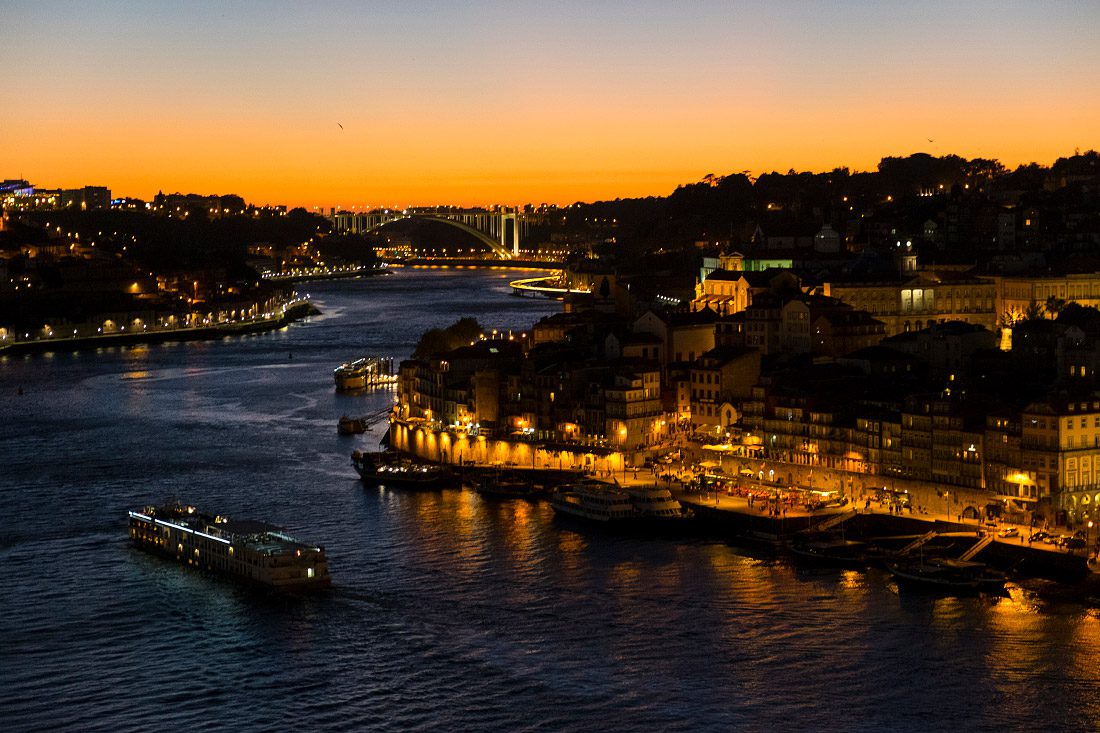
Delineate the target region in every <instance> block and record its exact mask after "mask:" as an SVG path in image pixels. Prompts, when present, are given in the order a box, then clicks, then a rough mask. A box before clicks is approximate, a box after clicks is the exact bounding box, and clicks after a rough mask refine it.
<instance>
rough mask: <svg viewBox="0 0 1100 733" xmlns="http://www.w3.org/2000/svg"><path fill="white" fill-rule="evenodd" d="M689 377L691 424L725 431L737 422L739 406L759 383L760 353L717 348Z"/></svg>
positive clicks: (697, 362)
mask: <svg viewBox="0 0 1100 733" xmlns="http://www.w3.org/2000/svg"><path fill="white" fill-rule="evenodd" d="M690 375H691V376H690V387H689V388H690V395H691V398H690V399H691V402H690V405H691V408H690V409H691V421H692V422H693V423H695V424H696V425H697V426H702V427H704V428H705V429H708V430H714V431H717V430H718V429H724V428H726V427H727V426H730V425H732V424H734V423H735V422H736V421H737V418H738V416H739V413H738V409H737V408H738V405H740V404H741V402H742V401H743V400H745V399H747V398H749V397H750V396H751V395H752V388H753V386H754V385H755V384H756V383H757V381H758V380H759V379H760V351H759V350H757V349H749V348H738V347H728V346H727V347H717V348H714V349H712V350H710V351H708V352H707V353H705V354H703V355H702V356H700V357H699V358H698V359H696V360H695V361H694V362H693V363H692V364H691V369H690Z"/></svg>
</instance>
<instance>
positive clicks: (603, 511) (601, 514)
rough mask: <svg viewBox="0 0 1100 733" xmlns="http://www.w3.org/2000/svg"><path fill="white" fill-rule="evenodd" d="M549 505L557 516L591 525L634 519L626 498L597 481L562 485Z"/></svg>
mask: <svg viewBox="0 0 1100 733" xmlns="http://www.w3.org/2000/svg"><path fill="white" fill-rule="evenodd" d="M550 505H551V506H552V507H554V511H555V512H557V513H558V514H562V515H565V516H570V517H576V518H578V519H585V520H588V521H592V522H621V521H628V520H631V519H634V518H635V517H636V516H637V512H636V511H635V509H634V504H633V503H631V501H630V495H629V494H627V493H625V492H624V491H622V490H621V489H619V488H618V487H617V486H614V485H612V484H605V483H601V482H599V481H583V482H581V483H576V484H563V485H562V486H559V487H558V490H557V491H555V492H554V495H553V496H552V497H551V498H550Z"/></svg>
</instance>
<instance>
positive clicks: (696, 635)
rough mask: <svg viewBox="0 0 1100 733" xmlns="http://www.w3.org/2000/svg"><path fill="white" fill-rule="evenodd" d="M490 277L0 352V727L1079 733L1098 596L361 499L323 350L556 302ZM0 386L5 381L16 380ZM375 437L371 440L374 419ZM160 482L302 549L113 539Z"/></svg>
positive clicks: (436, 503) (333, 357)
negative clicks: (324, 551) (199, 335)
mask: <svg viewBox="0 0 1100 733" xmlns="http://www.w3.org/2000/svg"><path fill="white" fill-rule="evenodd" d="M506 282H507V276H506V275H503V274H501V273H497V272H492V273H490V272H455V271H424V270H420V271H408V272H399V273H397V274H395V275H393V276H390V277H384V278H383V277H380V278H374V279H370V280H359V281H337V282H329V283H323V284H321V283H313V284H310V285H308V286H303V290H308V291H310V292H311V293H312V294H313V296H314V298H315V299H316V300H317V302H318V304H319V305H320V307H321V308H322V309H323V310H324V312H325V314H324V315H323V316H321V317H318V318H314V319H312V320H310V321H308V322H303V323H298V324H295V325H293V326H291V327H290V328H288V329H285V330H283V331H280V332H278V333H271V334H264V335H259V336H253V337H247V338H243V339H229V340H226V341H223V342H218V343H189V344H167V345H163V346H153V347H148V348H145V347H139V348H129V349H110V350H104V351H101V352H99V353H95V352H84V353H78V354H72V353H58V354H53V355H42V356H31V357H17V358H7V359H2V358H0V577H2V579H3V589H2V591H0V593H2V594H3V595H2V596H0V598H2V599H3V601H2V605H0V611H2V612H0V727H2V729H3V730H5V731H11V730H80V731H85V730H87V731H91V730H103V731H117V730H141V731H180V730H199V731H206V730H235V731H261V730H300V731H321V730H337V731H360V730H389V731H406V730H442V731H463V730H468V731H517V730H545V731H557V730H591V731H619V730H634V731H666V730H667V731H680V730H682V731H723V730H939V729H945V728H954V729H958V730H978V729H985V730H998V731H1004V730H1040V729H1043V730H1046V729H1050V730H1090V729H1094V728H1095V726H1096V725H1097V721H1098V720H1100V614H1098V613H1097V611H1096V610H1094V609H1093V610H1090V609H1088V608H1085V607H1082V606H1080V605H1075V604H1064V605H1051V604H1047V603H1043V602H1041V601H1039V600H1038V599H1037V598H1035V597H1034V596H1032V595H1030V594H1028V593H1026V592H1024V591H1021V590H1019V589H1014V590H1013V593H1012V597H1011V598H1005V599H982V598H973V599H935V598H928V597H922V596H908V595H899V593H898V591H897V589H896V587H894V586H893V584H892V583H890V581H889V578H888V577H887V576H886V575H885V574H884V573H881V572H877V571H869V572H867V573H862V572H847V571H845V572H839V571H837V572H829V571H824V572H808V571H804V570H798V569H796V568H794V567H791V566H789V565H787V564H785V563H783V562H777V561H773V560H767V559H759V558H754V557H751V556H749V555H746V554H744V553H743V552H741V551H738V550H736V549H734V548H730V547H727V546H725V545H723V544H714V543H705V542H698V543H684V542H671V541H642V540H638V539H628V538H614V537H607V536H602V535H601V534H600V533H598V532H595V531H592V532H588V531H578V530H577V529H576V528H572V527H568V526H561V525H559V524H558V523H557V522H555V521H554V520H553V518H552V512H551V510H550V508H549V506H547V505H546V504H538V503H526V502H518V501H517V502H487V501H482V500H481V499H480V498H478V497H477V495H475V494H470V493H463V492H460V491H443V492H434V493H398V492H392V491H389V492H387V491H378V490H365V489H364V488H363V487H362V485H361V484H360V483H359V482H358V481H357V478H356V476H355V473H354V471H353V470H352V468H351V466H350V465H349V461H348V454H349V453H350V452H351V451H352V450H353V449H354V448H357V447H360V448H366V447H370V443H371V442H372V441H371V440H369V439H368V438H367V437H365V436H360V437H356V438H340V437H337V435H336V429H335V424H336V419H337V417H339V415H340V414H342V413H349V414H353V415H354V414H366V413H368V412H372V411H375V410H377V409H380V408H382V407H384V406H385V405H386V403H387V401H389V400H391V399H392V396H391V395H390V394H387V393H381V394H375V395H373V396H358V397H347V396H339V395H336V394H334V391H333V385H332V377H331V370H332V368H333V367H334V366H335V365H336V364H338V363H340V362H341V361H343V360H346V359H348V358H352V357H355V356H357V355H360V354H364V353H380V352H381V353H387V354H393V355H394V356H397V357H404V356H407V355H408V353H409V352H410V351H411V348H412V345H413V343H414V342H415V340H416V338H417V337H418V336H419V334H420V332H421V331H423V330H424V329H426V328H428V327H431V326H442V325H446V324H448V323H450V322H452V321H453V320H455V319H456V318H457V317H459V316H460V315H467V314H468V315H475V316H477V317H478V318H479V320H481V322H482V323H483V324H484V325H487V326H490V327H492V326H494V325H495V326H497V327H503V328H509V327H513V328H519V329H522V328H524V327H526V326H527V325H529V324H530V323H531V322H533V321H534V320H535V319H537V318H538V317H539V316H540V315H543V314H545V313H548V312H551V311H553V310H556V308H557V306H556V304H554V303H552V302H549V301H540V300H524V299H517V298H513V297H512V296H510V295H509V294H508V290H507V288H506ZM19 387H22V388H23V390H24V394H23V395H22V396H19V395H18V389H19ZM375 440H376V438H375ZM171 496H180V497H182V498H185V499H188V500H190V501H191V502H192V503H195V504H198V505H200V506H203V507H206V508H209V509H210V510H214V511H218V512H221V513H225V514H230V515H233V514H235V515H237V516H240V517H253V518H260V519H268V520H270V521H274V522H277V523H281V524H285V525H286V526H287V527H288V528H289V529H291V530H292V531H293V532H294V533H297V534H299V535H300V536H302V537H303V538H306V539H310V540H313V541H316V542H320V543H323V544H325V545H326V546H327V548H328V551H329V557H330V566H331V570H332V572H333V574H334V578H335V587H334V588H333V590H332V591H331V592H330V593H328V594H326V595H323V596H320V597H314V598H305V599H277V598H271V597H268V596H265V595H262V594H256V593H252V592H248V591H245V590H243V589H240V588H238V587H237V586H235V585H233V584H232V583H229V582H226V581H219V580H216V579H212V578H208V577H203V576H201V575H199V574H196V573H194V572H189V571H187V570H185V569H183V568H180V567H177V566H176V565H174V564H172V563H170V562H166V561H162V560H159V559H156V558H152V557H149V556H146V555H144V554H141V553H139V552H137V551H134V550H131V549H130V548H129V546H128V544H127V542H126V518H125V517H126V510H127V509H128V508H132V507H137V506H140V505H142V504H144V503H147V502H150V501H157V500H160V499H163V498H166V497H171Z"/></svg>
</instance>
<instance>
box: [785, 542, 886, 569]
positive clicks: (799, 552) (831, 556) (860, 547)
mask: <svg viewBox="0 0 1100 733" xmlns="http://www.w3.org/2000/svg"><path fill="white" fill-rule="evenodd" d="M788 549H790V551H791V554H792V555H793V556H794V559H795V560H801V561H803V562H807V563H810V564H813V565H821V566H825V567H838V568H861V567H865V566H866V565H867V563H868V559H867V543H866V542H857V541H855V540H845V539H825V540H816V541H813V540H811V541H801V542H792V543H791V545H790V547H789V548H788Z"/></svg>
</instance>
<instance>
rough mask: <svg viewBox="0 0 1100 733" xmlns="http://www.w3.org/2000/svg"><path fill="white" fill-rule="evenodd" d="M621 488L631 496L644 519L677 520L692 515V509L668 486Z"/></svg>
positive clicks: (631, 501) (632, 502)
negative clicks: (673, 493)
mask: <svg viewBox="0 0 1100 733" xmlns="http://www.w3.org/2000/svg"><path fill="white" fill-rule="evenodd" d="M620 488H621V490H622V491H623V492H624V493H625V494H626V495H627V496H628V497H630V503H631V504H632V505H633V506H634V511H635V512H636V513H637V514H638V516H639V517H640V518H642V519H653V520H677V519H687V518H689V517H691V516H692V513H691V510H690V509H686V508H684V506H683V505H681V504H680V502H678V501H676V499H674V498H673V496H672V492H671V491H669V490H668V489H667V488H662V487H660V486H657V485H655V484H649V485H646V486H622V487H620Z"/></svg>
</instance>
